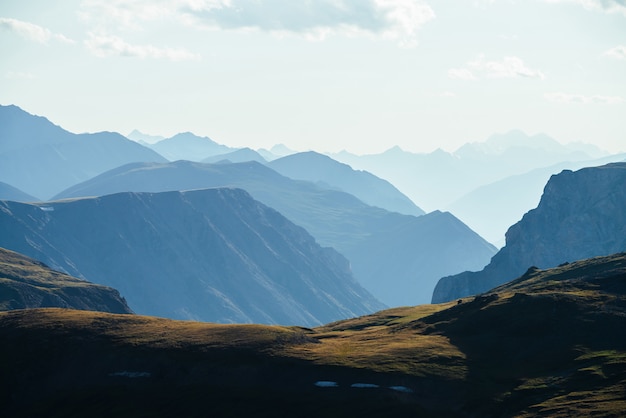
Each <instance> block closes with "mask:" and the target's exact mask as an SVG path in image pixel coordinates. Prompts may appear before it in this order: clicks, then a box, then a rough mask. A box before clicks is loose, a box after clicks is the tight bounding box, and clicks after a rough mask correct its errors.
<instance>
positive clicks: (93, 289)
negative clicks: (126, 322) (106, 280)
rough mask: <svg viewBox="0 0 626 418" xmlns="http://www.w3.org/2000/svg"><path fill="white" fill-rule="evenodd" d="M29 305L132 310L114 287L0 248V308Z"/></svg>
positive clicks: (125, 311)
mask: <svg viewBox="0 0 626 418" xmlns="http://www.w3.org/2000/svg"><path fill="white" fill-rule="evenodd" d="M27 308H69V309H79V310H87V311H101V312H110V313H132V311H131V310H130V308H129V307H128V305H127V304H126V301H125V300H124V298H122V297H121V296H120V294H119V292H118V291H117V290H115V289H112V288H110V287H106V286H100V285H97V284H93V283H90V282H87V281H85V280H81V279H77V278H76V277H72V276H68V275H67V274H64V273H60V272H58V271H54V270H52V269H50V268H49V267H48V266H46V265H45V264H43V263H41V262H39V261H37V260H34V259H32V258H29V257H26V256H24V255H22V254H19V253H16V252H13V251H9V250H6V249H4V248H0V310H3V311H6V310H13V309H27Z"/></svg>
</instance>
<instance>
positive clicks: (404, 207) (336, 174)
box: [268, 151, 424, 216]
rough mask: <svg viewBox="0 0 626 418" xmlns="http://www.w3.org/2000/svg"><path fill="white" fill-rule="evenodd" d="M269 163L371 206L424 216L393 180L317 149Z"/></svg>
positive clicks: (274, 167) (301, 178)
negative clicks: (382, 177) (363, 169)
mask: <svg viewBox="0 0 626 418" xmlns="http://www.w3.org/2000/svg"><path fill="white" fill-rule="evenodd" d="M268 166H269V167H271V168H272V169H274V170H276V171H277V172H279V173H280V174H282V175H284V176H287V177H290V178H292V179H295V180H307V181H311V182H313V183H317V184H319V185H321V186H322V187H328V188H335V189H337V190H342V191H344V192H347V193H350V194H352V195H354V196H356V197H358V198H359V199H360V200H362V201H363V202H365V203H367V204H368V205H371V206H377V207H380V208H383V209H387V210H389V211H392V212H398V213H404V214H406V215H415V216H419V215H423V214H424V211H423V210H421V209H420V208H419V207H417V206H416V205H415V203H413V202H412V201H411V199H409V198H408V197H406V196H405V195H404V194H402V193H401V192H400V191H399V190H398V189H396V188H395V186H393V185H392V184H391V183H389V182H388V181H386V180H383V179H381V178H379V177H376V176H375V175H373V174H371V173H368V172H367V171H356V170H353V169H352V167H350V166H349V165H347V164H343V163H340V162H338V161H335V160H333V159H332V158H330V157H329V156H327V155H323V154H319V153H317V152H314V151H309V152H301V153H297V154H292V155H288V156H286V157H282V158H279V159H277V160H273V161H271V162H269V163H268Z"/></svg>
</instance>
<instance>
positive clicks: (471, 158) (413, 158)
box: [331, 130, 601, 211]
mask: <svg viewBox="0 0 626 418" xmlns="http://www.w3.org/2000/svg"><path fill="white" fill-rule="evenodd" d="M581 149H587V150H588V151H589V152H592V151H593V150H594V149H593V147H590V146H588V147H585V146H583V145H581V144H574V145H572V146H571V147H570V146H567V145H561V144H559V143H558V142H556V141H555V140H554V139H552V138H550V137H549V136H547V135H544V134H537V135H533V136H529V135H527V134H525V133H524V132H522V131H519V130H514V131H510V132H508V133H505V134H496V135H492V136H491V137H489V138H488V139H487V140H486V141H485V142H480V143H470V144H465V145H464V146H462V147H460V148H459V149H458V150H456V151H455V152H452V153H449V152H446V151H443V150H440V149H439V150H436V151H434V152H432V153H429V154H415V153H411V152H407V151H404V150H402V149H400V148H399V147H394V148H392V149H390V150H388V151H386V152H384V153H382V154H373V155H363V156H357V155H353V154H350V153H347V152H342V153H339V154H331V157H333V158H335V159H337V160H338V161H341V162H344V163H347V164H350V166H352V167H353V168H355V169H361V170H367V171H369V172H371V173H373V174H375V175H377V176H380V177H382V178H384V179H386V180H389V181H390V182H391V183H393V184H394V185H395V186H396V187H397V188H398V189H399V190H400V191H402V192H403V193H404V194H406V195H407V196H408V197H409V198H411V200H413V201H414V202H417V203H418V204H419V205H420V207H421V208H423V209H424V210H426V211H431V210H435V209H444V208H446V207H448V205H450V204H451V203H452V202H454V201H456V200H458V199H460V198H461V197H462V196H464V195H466V194H467V193H470V192H471V191H473V190H475V189H477V188H478V187H481V186H484V185H487V184H490V183H493V182H495V181H498V180H501V179H504V178H506V177H509V176H513V175H518V174H523V173H526V172H528V171H531V170H533V169H536V168H541V167H547V166H551V165H555V164H558V163H560V162H563V161H584V160H591V159H592V158H595V157H597V155H598V154H599V153H601V152H600V151H599V150H597V149H596V150H595V152H593V157H592V156H591V155H589V154H587V153H585V152H583V151H581Z"/></svg>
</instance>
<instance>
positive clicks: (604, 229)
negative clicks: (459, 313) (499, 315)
mask: <svg viewBox="0 0 626 418" xmlns="http://www.w3.org/2000/svg"><path fill="white" fill-rule="evenodd" d="M625 250H626V163H613V164H607V165H604V166H601V167H589V168H583V169H581V170H578V171H574V172H573V171H570V170H564V171H562V172H561V173H560V174H557V175H554V176H552V177H551V178H550V180H549V181H548V183H547V184H546V187H545V188H544V192H543V196H542V197H541V201H540V202H539V205H538V206H537V208H536V209H533V210H531V211H530V212H528V213H527V214H526V215H524V217H523V218H522V220H521V221H519V222H518V223H516V224H515V225H513V226H511V227H510V228H509V230H508V231H507V233H506V246H505V247H504V248H502V249H501V250H500V251H499V252H498V253H497V254H496V255H495V256H493V258H492V260H491V262H490V263H489V265H487V266H486V267H485V268H484V269H483V270H482V271H478V272H475V271H467V272H464V273H460V274H457V275H454V276H448V277H444V278H442V279H441V280H439V282H438V283H437V286H436V287H435V291H434V292H433V299H432V301H433V302H434V303H438V302H446V301H450V300H454V299H457V298H459V297H464V296H467V295H473V294H477V293H481V292H485V291H487V290H489V289H491V288H493V287H495V286H498V285H500V284H503V283H506V282H507V281H509V280H511V279H513V278H515V277H517V276H519V275H521V274H523V273H524V271H526V269H528V268H529V267H531V266H536V267H540V268H548V267H554V266H557V265H559V264H561V263H564V262H568V261H572V260H580V259H583V258H588V257H594V256H600V255H607V254H613V253H616V252H620V251H625Z"/></svg>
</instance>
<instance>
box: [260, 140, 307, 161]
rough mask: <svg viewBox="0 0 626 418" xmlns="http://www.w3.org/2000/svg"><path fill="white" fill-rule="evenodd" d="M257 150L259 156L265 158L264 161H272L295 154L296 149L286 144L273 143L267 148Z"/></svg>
mask: <svg viewBox="0 0 626 418" xmlns="http://www.w3.org/2000/svg"><path fill="white" fill-rule="evenodd" d="M257 152H258V153H259V154H261V156H262V157H263V158H265V160H266V161H273V160H275V159H277V158H281V157H285V156H287V155H291V154H295V153H296V152H297V151H294V150H292V149H290V148H287V146H285V145H284V144H277V145H274V146H273V147H272V148H270V149H269V150H267V149H265V148H261V149H259V150H257Z"/></svg>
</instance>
